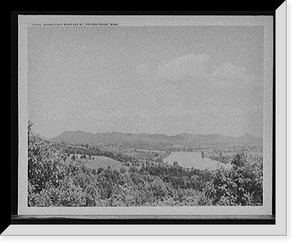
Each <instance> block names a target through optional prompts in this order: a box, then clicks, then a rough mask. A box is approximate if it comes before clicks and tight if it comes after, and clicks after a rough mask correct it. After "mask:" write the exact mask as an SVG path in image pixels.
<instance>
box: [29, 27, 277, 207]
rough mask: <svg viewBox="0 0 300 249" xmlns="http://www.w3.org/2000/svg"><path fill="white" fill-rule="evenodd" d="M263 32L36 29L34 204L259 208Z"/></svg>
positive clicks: (32, 34) (32, 49)
mask: <svg viewBox="0 0 300 249" xmlns="http://www.w3.org/2000/svg"><path fill="white" fill-rule="evenodd" d="M263 31H264V30H263V26H195V27H190V26H187V27H186V26H183V27H182V26H179V27H178V26H171V27H170V26H153V27H152V26H151V27H149V26H148V27H144V26H138V27H119V26H111V25H109V26H96V27H95V26H93V25H91V27H90V26H84V27H78V26H75V27H74V26H71V27H68V26H66V27H65V26H63V27H57V26H54V27H52V26H50V27H47V26H46V27H44V26H42V27H30V28H29V29H28V50H27V53H28V55H27V57H28V79H27V82H28V118H29V120H28V207H93V206H108V207H114V206H121V207H127V206H262V205H263V195H264V193H263V167H264V155H263V104H264V88H263V87H264V32H263ZM270 66H272V64H270Z"/></svg>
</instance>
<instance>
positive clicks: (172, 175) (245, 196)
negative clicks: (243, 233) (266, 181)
mask: <svg viewBox="0 0 300 249" xmlns="http://www.w3.org/2000/svg"><path fill="white" fill-rule="evenodd" d="M31 126H32V124H31V123H29V126H28V206H43V207H49V206H151V205H153V206H158V205H161V206H172V205H178V206H183V205H202V206H204V205H262V196H263V193H262V163H257V162H254V163H252V164H251V163H249V162H248V161H247V157H246V156H245V155H244V154H237V155H236V156H235V157H234V159H233V160H232V165H233V167H232V168H231V169H222V168H221V169H217V170H214V171H209V170H197V169H186V168H183V167H180V166H179V165H178V164H174V165H164V164H154V165H152V164H146V165H143V166H141V167H134V166H131V167H127V166H124V168H122V169H120V170H112V169H110V168H107V169H102V168H99V169H97V170H95V169H94V170H91V169H89V168H87V167H85V166H84V165H83V163H82V162H81V161H80V160H70V161H68V162H67V161H66V158H67V155H66V153H65V151H62V150H60V149H58V148H56V147H55V146H53V145H52V144H51V143H49V142H47V141H45V140H44V139H42V138H40V137H39V136H37V135H36V134H34V133H33V132H32V130H31Z"/></svg>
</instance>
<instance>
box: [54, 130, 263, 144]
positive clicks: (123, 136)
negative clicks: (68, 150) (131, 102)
mask: <svg viewBox="0 0 300 249" xmlns="http://www.w3.org/2000/svg"><path fill="white" fill-rule="evenodd" d="M49 141H51V142H66V143H72V144H90V145H95V144H116V143H118V144H129V145H130V144H135V145H137V144H149V145H161V144H165V145H178V146H180V145H181V146H196V145H217V144H242V145H262V142H263V138H261V137H257V136H253V135H250V134H243V135H242V136H239V137H233V136H227V135H221V134H191V133H180V134H177V135H166V134H159V133H154V134H152V133H123V132H98V133H91V132H87V131H81V130H77V131H64V132H62V133H61V134H60V135H58V136H56V137H54V138H50V139H49Z"/></svg>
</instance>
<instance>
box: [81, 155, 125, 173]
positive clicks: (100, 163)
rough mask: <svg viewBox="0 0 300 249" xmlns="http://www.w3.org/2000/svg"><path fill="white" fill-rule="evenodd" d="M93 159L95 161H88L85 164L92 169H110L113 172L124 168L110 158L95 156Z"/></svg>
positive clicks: (121, 164)
mask: <svg viewBox="0 0 300 249" xmlns="http://www.w3.org/2000/svg"><path fill="white" fill-rule="evenodd" d="M93 158H94V159H91V160H87V162H86V163H85V166H86V167H88V168H90V169H98V168H103V169H107V168H108V167H110V168H111V169H112V170H119V169H121V168H123V167H124V165H123V163H121V162H119V161H116V160H114V159H112V158H109V157H105V156H93Z"/></svg>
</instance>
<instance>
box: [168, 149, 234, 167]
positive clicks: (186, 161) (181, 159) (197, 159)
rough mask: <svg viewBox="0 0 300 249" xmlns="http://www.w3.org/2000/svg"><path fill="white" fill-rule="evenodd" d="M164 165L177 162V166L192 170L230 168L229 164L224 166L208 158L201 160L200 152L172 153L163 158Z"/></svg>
mask: <svg viewBox="0 0 300 249" xmlns="http://www.w3.org/2000/svg"><path fill="white" fill-rule="evenodd" d="M163 161H164V163H168V164H172V165H173V162H174V161H177V162H178V164H179V166H182V167H184V168H192V167H193V168H194V169H208V170H213V169H218V168H221V167H224V168H230V167H231V164H224V163H221V162H218V161H214V160H211V159H210V158H202V154H201V153H200V152H172V153H171V154H170V155H169V156H168V157H166V158H164V160H163Z"/></svg>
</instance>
